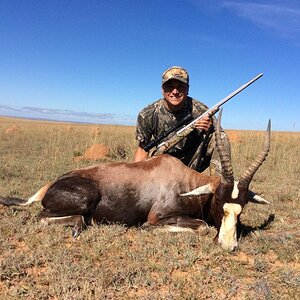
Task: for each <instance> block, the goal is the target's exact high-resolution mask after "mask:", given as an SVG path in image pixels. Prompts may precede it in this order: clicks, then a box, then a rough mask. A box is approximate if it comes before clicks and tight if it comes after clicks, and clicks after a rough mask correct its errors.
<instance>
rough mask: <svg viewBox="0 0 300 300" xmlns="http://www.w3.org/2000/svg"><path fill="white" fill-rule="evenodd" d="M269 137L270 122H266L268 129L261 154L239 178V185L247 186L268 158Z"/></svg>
mask: <svg viewBox="0 0 300 300" xmlns="http://www.w3.org/2000/svg"><path fill="white" fill-rule="evenodd" d="M270 136H271V120H269V122H268V127H267V131H266V138H265V143H264V146H263V150H262V151H261V153H260V154H259V155H258V156H257V157H256V159H255V160H254V161H253V163H252V164H251V166H250V167H249V168H248V169H247V170H246V171H245V172H244V174H243V175H242V176H241V178H240V180H239V183H240V184H241V185H242V186H247V187H248V186H249V184H250V182H251V180H252V178H253V176H254V174H255V173H256V171H257V170H258V168H259V167H260V166H261V165H262V163H263V162H264V160H265V159H266V157H267V156H268V153H269V150H270Z"/></svg>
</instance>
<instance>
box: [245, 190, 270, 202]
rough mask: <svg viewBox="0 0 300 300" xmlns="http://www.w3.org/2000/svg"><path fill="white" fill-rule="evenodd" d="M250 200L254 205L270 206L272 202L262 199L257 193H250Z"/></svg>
mask: <svg viewBox="0 0 300 300" xmlns="http://www.w3.org/2000/svg"><path fill="white" fill-rule="evenodd" d="M248 198H249V202H252V203H258V204H270V202H269V201H268V200H266V199H264V198H262V197H260V196H259V195H257V194H256V193H254V192H252V191H250V190H249V191H248Z"/></svg>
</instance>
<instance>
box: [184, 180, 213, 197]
mask: <svg viewBox="0 0 300 300" xmlns="http://www.w3.org/2000/svg"><path fill="white" fill-rule="evenodd" d="M205 194H213V190H212V186H211V184H210V183H209V184H206V185H203V186H200V187H198V188H196V189H194V190H192V191H190V192H187V193H184V194H180V196H183V197H185V196H200V195H205Z"/></svg>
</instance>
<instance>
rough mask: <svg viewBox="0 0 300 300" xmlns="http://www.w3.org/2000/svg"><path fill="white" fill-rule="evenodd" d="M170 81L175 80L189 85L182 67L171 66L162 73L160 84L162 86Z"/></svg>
mask: <svg viewBox="0 0 300 300" xmlns="http://www.w3.org/2000/svg"><path fill="white" fill-rule="evenodd" d="M171 79H176V80H179V81H181V82H183V83H186V84H189V74H188V72H187V70H186V69H184V68H182V67H178V66H173V67H171V68H169V69H167V70H166V71H164V72H163V74H162V84H164V83H165V82H167V81H169V80H171Z"/></svg>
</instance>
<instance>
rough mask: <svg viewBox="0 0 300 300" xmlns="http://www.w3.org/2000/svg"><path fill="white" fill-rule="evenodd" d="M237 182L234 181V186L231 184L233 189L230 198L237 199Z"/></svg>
mask: <svg viewBox="0 0 300 300" xmlns="http://www.w3.org/2000/svg"><path fill="white" fill-rule="evenodd" d="M238 183H239V182H238V181H234V186H233V190H232V193H231V198H232V199H237V197H238V196H239V189H238V187H237V185H238Z"/></svg>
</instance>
